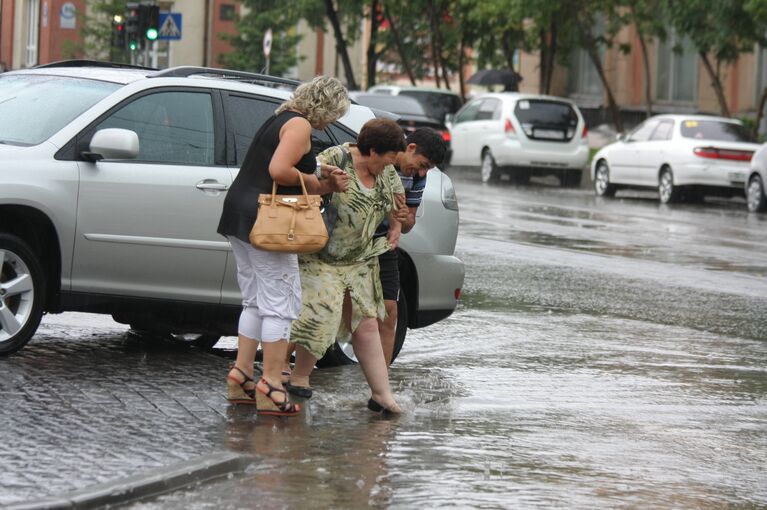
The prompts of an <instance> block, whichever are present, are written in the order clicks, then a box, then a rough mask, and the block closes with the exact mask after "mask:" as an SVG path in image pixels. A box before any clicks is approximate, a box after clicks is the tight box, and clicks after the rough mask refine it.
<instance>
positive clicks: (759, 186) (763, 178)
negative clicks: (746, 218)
mask: <svg viewBox="0 0 767 510" xmlns="http://www.w3.org/2000/svg"><path fill="white" fill-rule="evenodd" d="M765 183H767V143H766V144H763V145H762V146H761V147H759V149H757V151H756V152H755V153H754V157H753V158H751V170H750V172H749V174H748V177H747V178H746V190H745V191H746V203H747V205H748V210H749V211H751V212H762V211H767V195H765V188H764V186H765Z"/></svg>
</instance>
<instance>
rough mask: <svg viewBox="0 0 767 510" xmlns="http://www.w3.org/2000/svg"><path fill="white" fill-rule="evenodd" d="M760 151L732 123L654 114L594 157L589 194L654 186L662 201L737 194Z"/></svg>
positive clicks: (743, 130)
mask: <svg viewBox="0 0 767 510" xmlns="http://www.w3.org/2000/svg"><path fill="white" fill-rule="evenodd" d="M758 148H759V145H758V144H756V143H753V137H752V136H751V133H750V132H749V131H748V129H746V128H745V127H744V126H743V124H742V123H741V122H740V121H738V120H734V119H728V118H725V117H712V116H704V115H656V116H654V117H651V118H649V119H647V120H646V121H644V122H643V123H641V124H640V125H638V126H637V127H636V128H634V129H633V130H632V131H631V132H629V133H628V134H627V135H624V136H620V137H619V139H618V141H616V142H615V143H612V144H610V145H608V146H606V147H604V148H602V149H601V150H600V151H599V152H597V153H596V155H595V156H594V158H593V160H592V163H591V177H592V180H593V182H594V191H595V192H596V194H597V195H600V196H612V195H614V194H615V192H616V190H618V189H619V188H624V187H625V188H643V187H644V188H655V189H657V190H658V194H659V195H660V201H661V202H663V203H668V202H674V201H677V200H680V199H682V198H685V197H702V196H703V195H720V196H733V195H736V194H742V193H743V189H744V185H745V182H746V176H747V174H748V169H749V162H750V161H751V157H752V156H753V154H754V151H756V150H757V149H758Z"/></svg>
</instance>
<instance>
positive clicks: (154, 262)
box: [0, 61, 463, 364]
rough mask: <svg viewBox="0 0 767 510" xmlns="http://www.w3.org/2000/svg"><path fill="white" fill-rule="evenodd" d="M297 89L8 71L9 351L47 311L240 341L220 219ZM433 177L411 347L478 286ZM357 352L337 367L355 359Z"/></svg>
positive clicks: (356, 118)
mask: <svg viewBox="0 0 767 510" xmlns="http://www.w3.org/2000/svg"><path fill="white" fill-rule="evenodd" d="M296 84H297V83H296V82H293V81H290V80H283V79H280V78H273V77H268V76H262V75H256V74H251V73H243V72H235V71H223V70H220V69H206V68H199V67H180V68H171V69H166V70H162V71H158V70H155V69H142V68H135V67H130V66H116V65H113V64H107V63H99V62H83V61H72V62H60V63H55V64H49V65H45V66H39V67H37V68H35V69H30V70H23V71H14V72H9V73H5V74H2V75H0V268H1V272H0V354H9V353H12V352H15V351H17V350H18V349H20V348H22V347H23V346H24V345H25V344H26V343H27V342H28V341H29V340H30V338H31V337H32V336H33V335H34V333H35V331H36V329H37V327H38V325H39V323H40V319H41V316H42V314H43V313H45V312H48V313H60V312H65V311H82V312H95V313H105V314H110V315H112V317H113V318H114V319H115V320H116V321H118V322H121V323H124V324H129V325H130V326H131V327H132V328H133V329H136V330H143V331H149V332H152V333H156V334H161V335H163V336H165V335H173V336H174V337H176V338H178V339H180V340H184V341H188V342H192V343H194V344H196V345H198V346H203V347H210V346H212V345H214V344H215V343H216V342H217V341H218V339H219V338H220V337H221V336H223V335H235V334H236V332H237V318H238V315H239V311H240V299H241V297H240V292H239V289H238V287H237V283H236V279H235V265H234V259H233V258H232V255H231V252H230V251H229V246H228V244H227V242H226V241H225V239H223V238H222V237H221V236H219V235H218V234H217V233H216V224H217V222H218V218H219V215H220V213H221V206H222V203H223V199H224V195H225V193H226V190H227V188H228V187H229V185H230V184H231V182H232V180H233V178H234V176H235V175H236V173H237V171H238V168H239V165H240V163H241V162H242V160H243V158H244V156H245V153H246V151H247V149H248V145H249V143H250V141H251V139H252V137H253V135H254V133H255V132H256V130H257V129H258V127H259V126H260V125H261V123H262V122H263V121H264V120H265V119H266V118H267V117H268V116H269V115H271V114H272V113H273V112H274V110H275V108H276V107H277V106H278V105H279V103H281V102H282V101H284V100H285V99H286V98H287V97H289V95H290V90H291V89H292V88H294V87H295V85H296ZM372 117H373V113H372V112H371V111H370V110H369V109H368V108H365V107H361V106H357V105H354V106H353V107H352V109H351V111H350V112H349V113H348V114H347V115H346V116H345V117H344V118H342V119H341V120H340V121H339V122H337V123H336V124H334V125H331V126H329V127H328V128H327V129H325V130H323V131H315V132H314V134H313V138H314V146H315V150H322V149H323V148H325V147H327V146H330V145H335V144H338V143H342V142H346V141H350V140H353V139H354V138H355V134H356V132H357V130H359V128H360V127H361V126H362V124H364V122H365V121H367V120H369V119H370V118H372ZM427 182H428V185H427V189H426V192H425V193H424V202H423V204H422V206H421V208H420V210H419V211H418V216H419V219H418V223H417V226H416V228H415V229H413V231H412V232H410V233H409V234H407V235H406V236H404V237H403V240H402V248H403V251H404V255H405V256H404V257H403V260H402V288H403V290H404V292H403V294H404V296H403V297H404V299H402V302H401V304H400V317H401V318H402V320H401V321H400V325H399V326H398V336H397V340H398V350H399V348H401V346H402V342H404V338H405V331H406V327H411V328H417V327H422V326H426V325H429V324H431V323H434V322H436V321H438V320H440V319H443V318H445V317H447V316H448V315H450V314H451V313H452V311H453V310H454V308H455V305H456V301H457V299H458V296H459V294H460V288H461V286H462V284H463V263H462V262H461V261H460V260H459V259H457V258H456V257H455V256H454V255H453V253H454V248H455V241H456V236H457V231H458V203H457V200H456V196H455V192H454V190H453V186H452V183H451V181H450V179H449V178H448V177H447V176H446V175H444V174H443V173H441V172H440V171H439V170H437V169H433V170H432V171H431V172H430V174H429V178H428V181H427ZM342 347H343V346H336V348H335V349H333V350H331V351H329V353H328V355H327V356H326V359H325V360H324V361H325V364H337V363H344V362H348V361H349V357H348V356H346V355H345V352H347V351H345V350H344V349H343V348H342Z"/></svg>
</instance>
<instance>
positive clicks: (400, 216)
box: [392, 193, 409, 223]
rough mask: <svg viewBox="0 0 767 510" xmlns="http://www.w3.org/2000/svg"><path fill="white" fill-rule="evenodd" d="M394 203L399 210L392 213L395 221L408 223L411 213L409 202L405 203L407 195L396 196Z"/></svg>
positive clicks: (399, 194)
mask: <svg viewBox="0 0 767 510" xmlns="http://www.w3.org/2000/svg"><path fill="white" fill-rule="evenodd" d="M394 203H395V205H396V206H397V209H396V210H393V211H392V214H393V216H394V219H396V220H397V221H398V222H400V223H404V222H406V221H407V220H408V212H409V211H408V208H407V202H406V201H405V195H404V194H401V193H398V194H396V195H394Z"/></svg>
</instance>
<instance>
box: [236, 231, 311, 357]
mask: <svg viewBox="0 0 767 510" xmlns="http://www.w3.org/2000/svg"><path fill="white" fill-rule="evenodd" d="M227 237H228V239H229V244H230V245H231V246H232V253H234V260H235V261H236V262H237V282H238V283H239V285H240V291H241V292H242V313H240V323H239V326H238V333H239V334H240V335H242V336H244V337H247V338H252V339H253V340H260V341H262V342H276V341H278V340H282V339H284V340H289V339H290V327H291V325H292V324H293V321H294V320H295V319H297V318H298V314H299V312H300V311H301V280H300V277H299V274H298V256H297V255H296V254H294V253H276V252H269V251H263V250H258V249H256V248H254V247H253V246H251V245H250V244H249V243H244V242H242V241H241V240H239V239H237V238H236V237H233V236H227Z"/></svg>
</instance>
